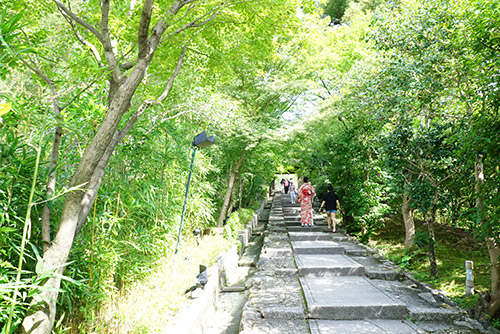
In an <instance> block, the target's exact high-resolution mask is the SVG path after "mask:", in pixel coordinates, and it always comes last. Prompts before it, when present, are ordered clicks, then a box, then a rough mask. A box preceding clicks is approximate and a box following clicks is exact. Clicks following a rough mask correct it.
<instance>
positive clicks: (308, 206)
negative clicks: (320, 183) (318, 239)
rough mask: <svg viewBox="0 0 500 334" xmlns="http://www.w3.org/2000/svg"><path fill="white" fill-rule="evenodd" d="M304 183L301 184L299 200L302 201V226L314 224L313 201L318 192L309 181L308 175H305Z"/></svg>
mask: <svg viewBox="0 0 500 334" xmlns="http://www.w3.org/2000/svg"><path fill="white" fill-rule="evenodd" d="M303 180H304V184H303V185H301V186H300V188H299V190H298V193H299V194H298V195H299V196H298V198H297V200H298V201H299V202H300V218H301V219H300V225H301V226H313V218H312V201H313V198H314V196H316V193H315V192H314V188H313V186H312V185H311V182H309V178H308V177H304V178H303Z"/></svg>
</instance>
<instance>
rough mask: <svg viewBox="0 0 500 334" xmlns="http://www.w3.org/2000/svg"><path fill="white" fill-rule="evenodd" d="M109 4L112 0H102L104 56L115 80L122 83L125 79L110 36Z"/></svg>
mask: <svg viewBox="0 0 500 334" xmlns="http://www.w3.org/2000/svg"><path fill="white" fill-rule="evenodd" d="M109 4H110V0H102V2H101V33H102V35H101V39H100V41H101V44H102V46H103V47H104V55H105V56H106V62H107V63H108V66H109V69H110V70H111V73H112V76H113V80H114V81H115V82H117V83H118V82H120V81H121V80H122V79H123V75H122V73H121V71H120V67H119V66H118V62H117V61H116V57H115V54H114V52H113V46H112V45H111V38H110V35H109Z"/></svg>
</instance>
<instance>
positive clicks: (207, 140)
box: [175, 131, 215, 254]
mask: <svg viewBox="0 0 500 334" xmlns="http://www.w3.org/2000/svg"><path fill="white" fill-rule="evenodd" d="M213 144H215V139H214V136H210V137H207V133H206V132H205V131H203V132H202V133H199V134H197V135H196V136H194V139H193V148H194V150H193V156H192V157H191V167H190V169H189V176H188V180H187V186H186V194H185V195H184V205H183V206H182V215H181V225H180V226H179V235H178V236H177V245H176V246H175V254H177V251H178V250H179V243H180V241H181V234H182V225H183V224H184V213H185V212H186V202H187V197H188V193H189V184H190V183H191V174H192V173H193V164H194V157H195V155H196V150H197V149H202V148H207V147H210V146H212V145H213Z"/></svg>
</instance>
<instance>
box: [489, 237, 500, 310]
mask: <svg viewBox="0 0 500 334" xmlns="http://www.w3.org/2000/svg"><path fill="white" fill-rule="evenodd" d="M487 245H488V253H489V254H490V264H491V300H490V303H489V305H488V315H489V316H490V317H494V316H495V315H496V314H497V313H498V311H499V310H500V263H499V257H500V248H499V247H498V242H497V241H495V240H494V239H490V240H488V242H487Z"/></svg>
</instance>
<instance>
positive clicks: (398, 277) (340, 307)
mask: <svg viewBox="0 0 500 334" xmlns="http://www.w3.org/2000/svg"><path fill="white" fill-rule="evenodd" d="M288 198H289V197H288V196H285V195H282V194H276V196H275V197H274V200H273V202H272V204H271V210H270V215H269V220H268V224H267V230H266V231H264V232H263V236H264V241H263V247H262V251H261V255H260V259H259V261H258V262H257V272H256V273H255V275H254V282H253V286H252V287H251V289H250V291H249V299H248V301H247V303H246V304H245V307H244V309H243V313H242V319H241V323H240V333H242V334H250V333H280V334H286V333H290V334H292V333H293V334H296V333H312V334H333V333H339V334H348V333H394V334H405V333H464V334H466V333H485V332H486V331H485V330H484V328H483V327H482V326H481V324H480V323H478V322H476V321H473V320H471V319H469V318H468V317H467V316H466V314H465V312H464V311H462V310H461V309H459V308H457V307H454V306H453V305H452V303H449V302H448V303H447V301H446V300H440V297H439V296H437V295H435V294H433V293H431V292H430V291H428V290H426V289H424V288H423V287H422V286H421V285H418V284H415V282H413V281H412V280H410V279H408V277H406V276H405V275H404V274H403V273H402V272H401V271H400V270H399V268H397V267H396V266H394V265H393V264H392V263H390V262H389V261H386V260H385V259H383V258H382V257H380V256H379V255H377V254H375V253H374V252H373V251H372V250H371V249H369V248H368V247H366V246H364V245H362V244H359V243H357V242H356V241H355V240H354V239H353V238H351V237H349V236H346V235H345V234H344V233H335V234H333V233H331V232H328V231H327V228H326V221H325V220H324V219H323V217H322V216H321V215H319V214H315V215H314V217H313V218H314V223H315V226H313V227H301V226H300V218H299V212H300V208H299V207H298V205H292V204H290V203H289V202H288Z"/></svg>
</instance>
